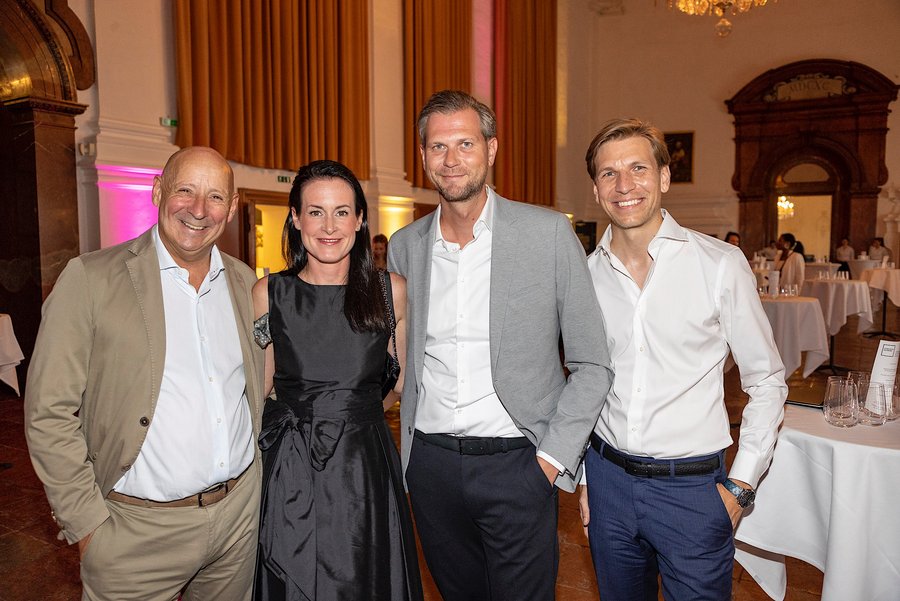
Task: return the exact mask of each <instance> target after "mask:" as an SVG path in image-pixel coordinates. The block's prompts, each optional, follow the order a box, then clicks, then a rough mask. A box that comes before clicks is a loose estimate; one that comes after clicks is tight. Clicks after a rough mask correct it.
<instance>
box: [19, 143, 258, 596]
mask: <svg viewBox="0 0 900 601" xmlns="http://www.w3.org/2000/svg"><path fill="white" fill-rule="evenodd" d="M152 195H153V203H154V204H155V205H156V206H157V207H158V208H159V217H158V224H157V225H156V226H154V227H152V228H151V229H150V230H148V231H147V232H145V233H144V234H142V235H141V236H139V237H138V238H135V239H134V240H131V241H128V242H125V243H123V244H120V245H118V246H114V247H110V248H106V249H103V250H99V251H96V252H93V253H88V254H85V255H82V256H80V257H78V258H76V259H73V260H72V261H70V262H69V264H68V265H67V266H66V269H65V270H64V271H63V273H62V274H61V275H60V277H59V280H58V281H57V282H56V285H55V286H54V289H53V292H52V293H51V294H50V296H49V297H48V298H47V302H46V303H45V304H44V308H43V320H42V322H41V327H40V331H39V333H38V338H37V344H36V345H35V352H34V357H33V358H32V361H31V367H30V369H29V373H28V389H27V392H26V395H25V430H26V436H27V439H28V448H29V451H30V453H31V458H32V462H33V464H34V467H35V471H36V472H37V474H38V477H39V478H40V479H41V480H42V482H43V483H44V488H45V490H46V492H47V498H48V500H49V501H50V506H51V508H52V509H53V513H54V517H55V519H56V521H57V523H58V524H59V526H60V528H61V530H62V531H61V533H60V538H65V539H66V540H67V541H68V542H69V543H77V544H78V549H79V552H80V555H81V581H82V583H83V586H84V593H83V599H86V600H114V601H123V600H128V599H133V600H157V599H158V600H160V601H163V600H165V601H169V600H172V599H176V598H178V596H179V593H182V598H183V599H185V600H190V599H216V600H218V601H223V600H224V601H232V600H233V601H245V600H248V599H250V594H251V590H252V582H253V573H254V567H255V558H256V541H257V532H258V520H259V461H258V457H259V451H258V448H257V445H256V436H257V433H258V432H259V417H260V414H261V409H262V400H263V399H262V370H263V363H262V362H263V352H262V350H261V349H259V348H258V347H257V346H256V345H255V344H251V340H250V336H251V330H252V315H253V312H252V301H251V298H250V290H251V287H252V285H253V284H254V283H255V280H256V278H255V275H254V274H253V272H252V270H251V269H250V268H249V267H247V266H246V265H244V264H243V263H241V262H240V261H238V260H237V259H234V258H232V257H229V256H227V255H225V254H224V253H220V252H219V250H218V249H217V248H216V246H215V243H216V241H217V240H218V239H219V237H220V236H221V235H222V233H223V232H224V230H225V225H226V224H227V223H228V222H229V221H230V220H231V219H232V218H233V217H234V214H235V210H236V208H237V204H238V198H237V194H236V193H235V190H234V176H233V174H232V171H231V167H230V166H229V165H228V163H227V162H226V161H225V159H224V158H222V156H221V155H220V154H219V153H217V152H216V151H214V150H212V149H211V148H201V147H196V148H186V149H183V150H180V151H178V152H176V153H175V154H174V155H172V157H171V158H170V159H169V161H168V162H167V163H166V166H165V168H164V169H163V173H162V175H161V176H159V177H157V178H156V179H155V180H154V184H153V192H152Z"/></svg>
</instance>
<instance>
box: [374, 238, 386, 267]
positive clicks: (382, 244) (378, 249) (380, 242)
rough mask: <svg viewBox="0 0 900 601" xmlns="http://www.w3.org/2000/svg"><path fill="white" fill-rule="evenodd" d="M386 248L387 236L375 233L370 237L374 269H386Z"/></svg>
mask: <svg viewBox="0 0 900 601" xmlns="http://www.w3.org/2000/svg"><path fill="white" fill-rule="evenodd" d="M387 248H388V239H387V236H385V235H384V234H377V235H376V236H375V237H374V238H372V261H374V262H375V269H380V270H382V271H387Z"/></svg>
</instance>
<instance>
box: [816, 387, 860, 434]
mask: <svg viewBox="0 0 900 601" xmlns="http://www.w3.org/2000/svg"><path fill="white" fill-rule="evenodd" d="M857 390H858V389H857V387H856V384H855V383H854V382H853V381H851V380H848V379H847V378H843V377H841V376H829V378H828V381H827V382H826V383H825V401H824V402H823V404H822V406H823V409H824V410H825V421H827V422H828V423H829V424H831V425H832V426H837V427H839V428H849V427H851V426H855V425H856V422H857V420H858V418H859V406H858V403H857V400H858V396H857Z"/></svg>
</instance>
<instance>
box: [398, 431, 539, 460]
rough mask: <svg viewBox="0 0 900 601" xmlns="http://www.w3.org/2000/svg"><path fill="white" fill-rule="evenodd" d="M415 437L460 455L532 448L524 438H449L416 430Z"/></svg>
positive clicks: (487, 453)
mask: <svg viewBox="0 0 900 601" xmlns="http://www.w3.org/2000/svg"><path fill="white" fill-rule="evenodd" d="M415 437H416V438H418V439H419V440H421V441H422V442H425V443H427V444H430V445H434V446H436V447H441V448H442V449H447V450H448V451H453V452H455V453H459V454H460V455H493V454H495V453H505V452H507V451H514V450H516V449H524V448H525V447H533V446H534V445H532V444H531V441H530V440H528V439H527V438H525V437H524V436H517V437H515V438H488V437H484V436H450V435H449V434H425V433H424V432H420V431H418V430H416V433H415Z"/></svg>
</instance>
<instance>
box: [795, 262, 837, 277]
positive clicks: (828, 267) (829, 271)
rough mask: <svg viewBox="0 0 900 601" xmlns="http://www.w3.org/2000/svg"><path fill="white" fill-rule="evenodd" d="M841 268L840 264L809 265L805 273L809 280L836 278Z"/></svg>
mask: <svg viewBox="0 0 900 601" xmlns="http://www.w3.org/2000/svg"><path fill="white" fill-rule="evenodd" d="M840 266H841V264H840V263H807V264H806V267H805V269H804V273H805V276H806V279H807V280H817V279H819V278H825V277H834V274H836V273H837V270H838V267H840Z"/></svg>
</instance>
